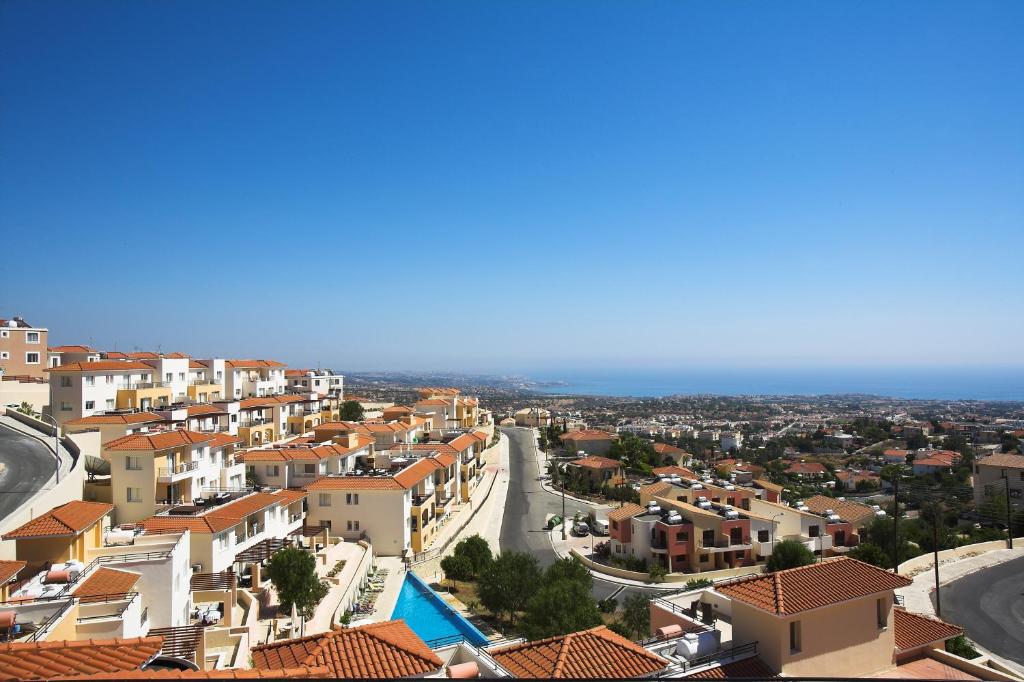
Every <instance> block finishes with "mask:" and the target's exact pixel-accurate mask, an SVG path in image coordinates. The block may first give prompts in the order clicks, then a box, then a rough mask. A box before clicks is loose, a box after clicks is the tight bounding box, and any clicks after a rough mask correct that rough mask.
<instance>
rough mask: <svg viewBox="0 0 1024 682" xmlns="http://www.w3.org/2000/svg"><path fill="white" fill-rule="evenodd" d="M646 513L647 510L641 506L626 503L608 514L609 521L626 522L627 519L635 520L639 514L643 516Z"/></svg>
mask: <svg viewBox="0 0 1024 682" xmlns="http://www.w3.org/2000/svg"><path fill="white" fill-rule="evenodd" d="M644 511H645V509H644V508H643V507H641V506H640V505H639V504H634V503H633V502H626V503H625V504H624V505H622V506H621V507H619V508H618V509H613V510H612V511H610V512H608V520H609V521H625V520H626V519H631V518H633V517H634V516H636V515H637V514H642V513H643V512H644Z"/></svg>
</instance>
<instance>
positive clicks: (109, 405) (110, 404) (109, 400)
mask: <svg viewBox="0 0 1024 682" xmlns="http://www.w3.org/2000/svg"><path fill="white" fill-rule="evenodd" d="M107 409H108V410H112V409H114V399H113V398H107Z"/></svg>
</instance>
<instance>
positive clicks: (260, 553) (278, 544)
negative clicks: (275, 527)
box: [234, 538, 292, 564]
mask: <svg viewBox="0 0 1024 682" xmlns="http://www.w3.org/2000/svg"><path fill="white" fill-rule="evenodd" d="M291 544H292V543H291V541H290V540H285V539H283V538H267V539H266V540H261V541H260V542H257V543H256V544H255V545H253V546H252V547H250V548H249V549H243V550H242V551H241V552H239V553H238V554H236V555H235V561H234V563H236V564H258V563H260V562H261V561H264V560H266V559H269V558H270V557H272V556H274V553H275V552H279V551H281V550H282V549H284V548H285V547H288V546H290V545H291Z"/></svg>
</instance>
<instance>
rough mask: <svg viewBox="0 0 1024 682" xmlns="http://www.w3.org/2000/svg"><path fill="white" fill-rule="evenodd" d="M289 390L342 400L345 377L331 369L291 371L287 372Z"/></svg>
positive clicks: (285, 374)
mask: <svg viewBox="0 0 1024 682" xmlns="http://www.w3.org/2000/svg"><path fill="white" fill-rule="evenodd" d="M284 376H285V379H286V380H287V382H288V390H290V391H292V392H293V393H317V394H319V395H329V396H331V397H334V398H339V399H341V398H342V396H343V395H344V386H345V377H344V376H342V375H341V374H335V373H334V370H330V369H289V370H285V373H284Z"/></svg>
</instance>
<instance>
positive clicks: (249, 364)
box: [199, 360, 288, 398]
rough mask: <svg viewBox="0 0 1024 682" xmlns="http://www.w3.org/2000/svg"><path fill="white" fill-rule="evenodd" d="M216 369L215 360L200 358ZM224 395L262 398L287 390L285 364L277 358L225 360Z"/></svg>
mask: <svg viewBox="0 0 1024 682" xmlns="http://www.w3.org/2000/svg"><path fill="white" fill-rule="evenodd" d="M199 362H201V363H202V364H204V365H206V366H207V367H209V368H211V369H213V370H214V371H216V367H215V364H214V363H215V362H216V361H213V360H200V361H199ZM223 362H224V370H223V371H224V397H227V398H261V397H264V396H272V395H280V394H281V393H284V392H285V389H286V388H287V386H288V381H287V379H286V378H285V364H284V363H283V362H277V361H276V360H224V361H223Z"/></svg>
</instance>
